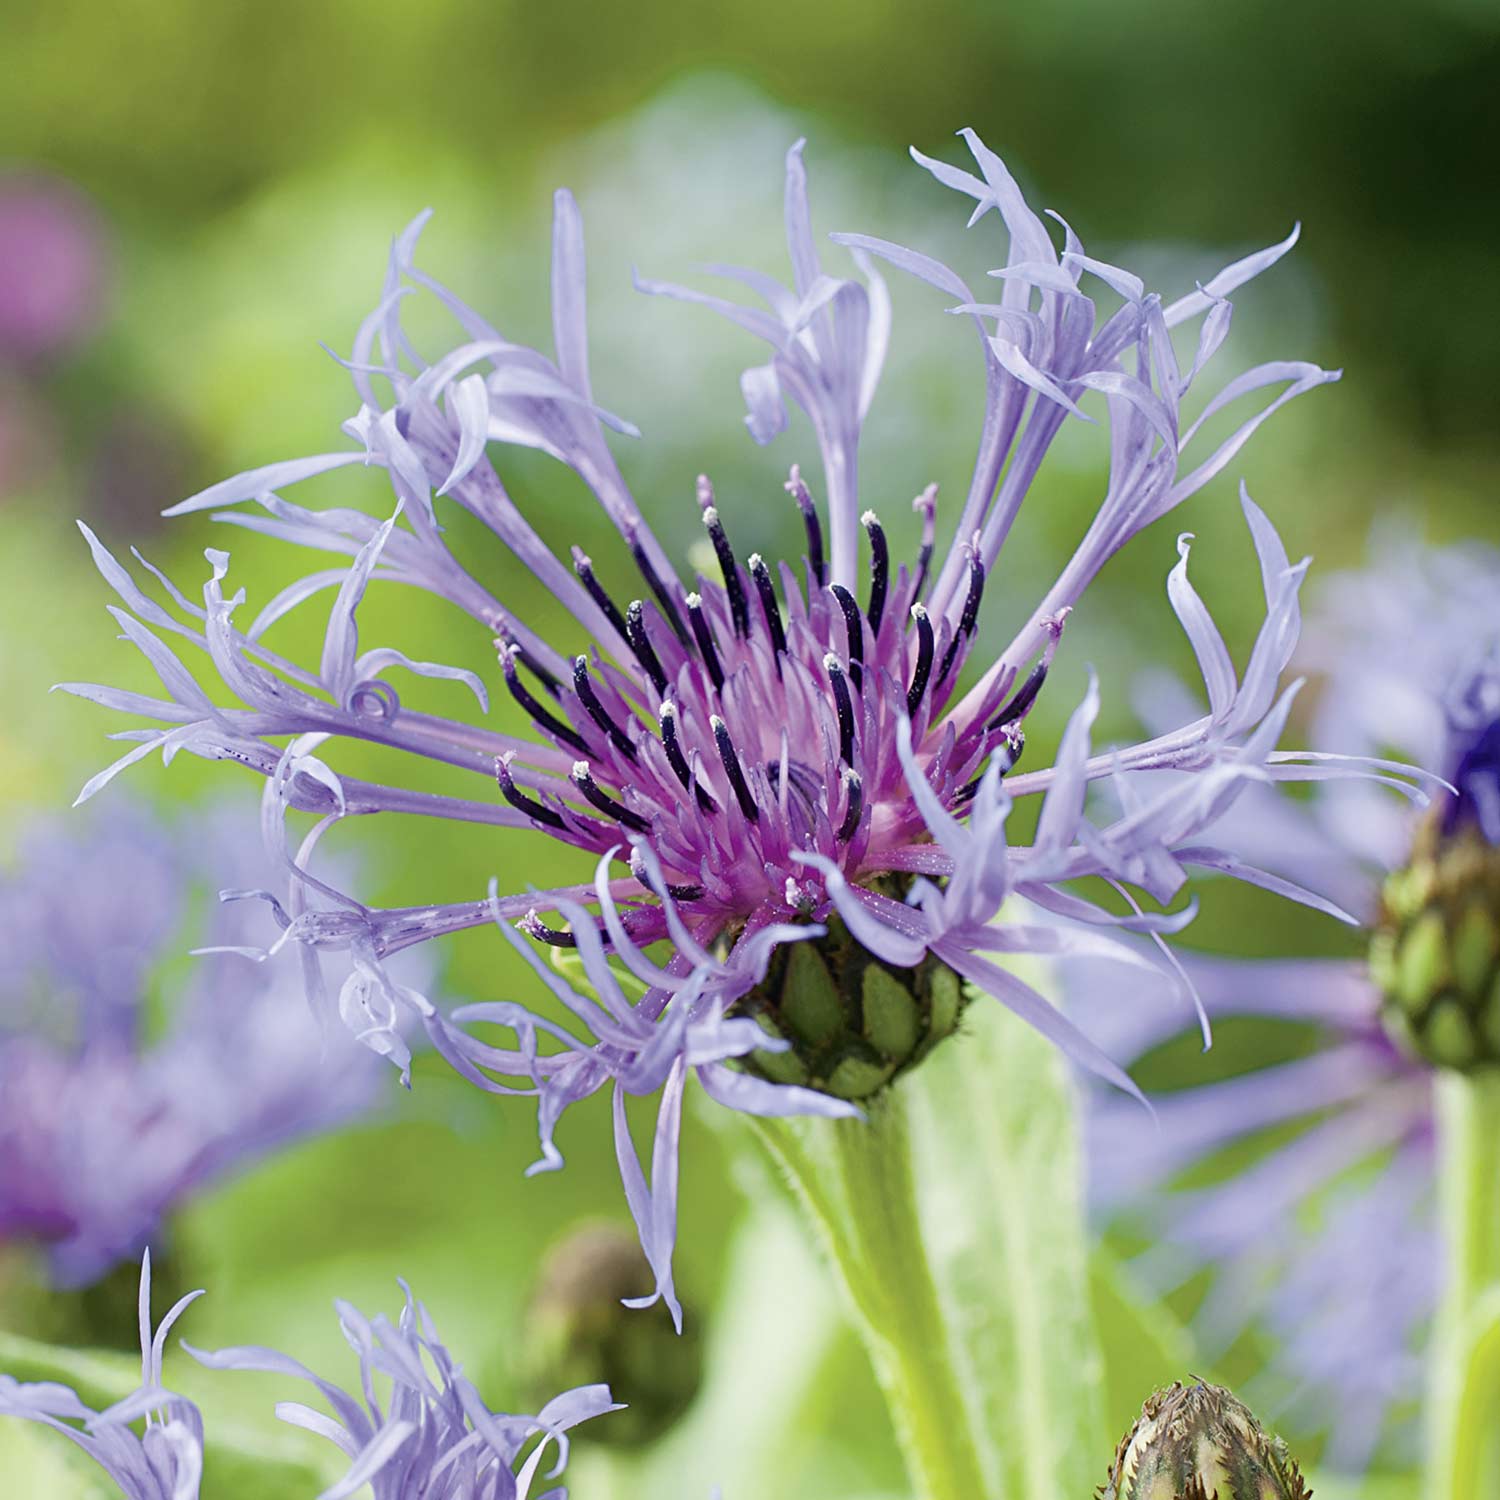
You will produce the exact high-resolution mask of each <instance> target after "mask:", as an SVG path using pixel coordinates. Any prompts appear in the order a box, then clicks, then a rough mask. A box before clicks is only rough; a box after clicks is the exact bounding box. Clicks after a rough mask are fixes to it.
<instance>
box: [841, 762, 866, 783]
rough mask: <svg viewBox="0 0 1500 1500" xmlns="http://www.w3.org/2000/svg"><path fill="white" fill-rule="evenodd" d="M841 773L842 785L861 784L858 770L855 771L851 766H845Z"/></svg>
mask: <svg viewBox="0 0 1500 1500" xmlns="http://www.w3.org/2000/svg"><path fill="white" fill-rule="evenodd" d="M842 774H843V778H844V785H845V786H861V785H863V783H862V782H861V780H860V776H859V772H858V771H856V770H855V769H854V767H853V766H845V767H844V770H843V773H842Z"/></svg>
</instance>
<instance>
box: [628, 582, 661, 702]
mask: <svg viewBox="0 0 1500 1500" xmlns="http://www.w3.org/2000/svg"><path fill="white" fill-rule="evenodd" d="M625 638H626V639H627V640H628V641H629V642H630V649H631V650H632V651H634V652H635V659H636V660H637V661H638V662H640V664H641V666H642V668H643V669H644V670H645V673H646V676H647V677H649V678H650V679H651V682H652V685H653V686H654V687H655V688H656V691H657V694H658V695H660V694H662V693H664V692H666V690H667V674H666V673H665V672H664V671H663V670H662V665H661V660H660V658H659V657H658V656H657V654H656V651H655V648H654V647H653V646H652V645H651V640H650V637H649V636H647V634H646V606H645V605H644V604H642V603H641V601H640V600H639V599H632V600H631V601H630V608H629V609H628V610H627V611H626V612H625Z"/></svg>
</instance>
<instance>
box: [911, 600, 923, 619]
mask: <svg viewBox="0 0 1500 1500" xmlns="http://www.w3.org/2000/svg"><path fill="white" fill-rule="evenodd" d="M911 617H912V619H914V620H925V619H926V618H927V606H926V605H925V604H913V605H912V607H911Z"/></svg>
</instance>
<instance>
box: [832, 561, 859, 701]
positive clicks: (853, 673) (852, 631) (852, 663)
mask: <svg viewBox="0 0 1500 1500" xmlns="http://www.w3.org/2000/svg"><path fill="white" fill-rule="evenodd" d="M828 592H829V593H830V594H832V595H833V597H834V598H835V599H837V600H838V602H839V608H840V609H841V610H843V612H844V634H845V636H846V638H847V639H848V642H849V678H850V681H852V682H853V683H854V686H855V687H856V688H858V687H860V686H862V684H863V680H864V668H863V666H862V665H861V663H862V662H863V661H864V659H865V617H864V616H863V615H862V614H861V613H860V612H859V605H858V603H856V602H855V598H854V595H853V594H851V593H850V592H849V590H848V589H846V588H845V587H844V585H843V584H841V583H830V584H829V585H828Z"/></svg>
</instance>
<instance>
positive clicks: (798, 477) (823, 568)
mask: <svg viewBox="0 0 1500 1500" xmlns="http://www.w3.org/2000/svg"><path fill="white" fill-rule="evenodd" d="M786 489H787V493H788V494H789V495H790V496H791V497H792V499H793V500H795V501H796V502H797V509H798V510H800V511H801V512H802V524H803V526H804V527H805V528H806V529H807V562H808V566H809V567H810V568H811V569H812V576H813V582H814V583H815V584H816V585H817V586H818V587H819V588H822V587H823V584H824V583H825V582H826V581H827V577H828V567H827V565H826V564H825V563H824V561H823V526H822V523H821V522H820V521H819V520H818V507H817V506H816V505H814V504H813V497H812V496H811V495H810V494H809V493H808V489H807V486H806V485H805V484H803V482H802V473H801V471H800V470H799V469H798V468H797V467H796V465H795V464H794V465H793V466H792V477H791V478H790V479H788V480H787V482H786Z"/></svg>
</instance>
